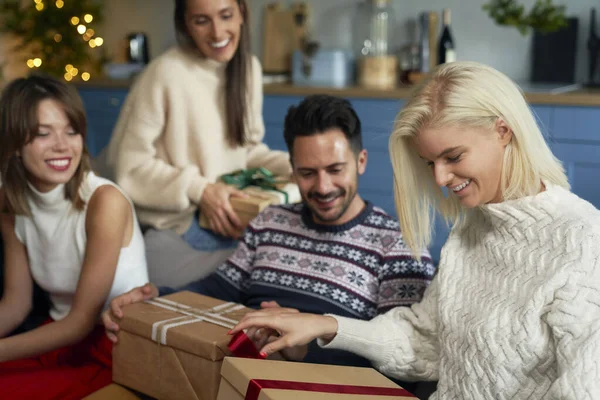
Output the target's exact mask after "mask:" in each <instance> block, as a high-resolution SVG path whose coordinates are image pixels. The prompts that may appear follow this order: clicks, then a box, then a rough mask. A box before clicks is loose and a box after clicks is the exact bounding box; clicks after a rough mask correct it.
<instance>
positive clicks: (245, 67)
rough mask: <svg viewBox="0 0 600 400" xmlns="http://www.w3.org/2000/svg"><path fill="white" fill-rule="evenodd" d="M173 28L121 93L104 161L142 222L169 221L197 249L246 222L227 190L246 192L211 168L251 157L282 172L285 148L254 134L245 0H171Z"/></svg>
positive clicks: (222, 240) (257, 130)
mask: <svg viewBox="0 0 600 400" xmlns="http://www.w3.org/2000/svg"><path fill="white" fill-rule="evenodd" d="M175 28H176V31H177V40H178V46H176V47H174V48H172V49H170V50H168V51H167V52H166V53H164V54H163V55H161V56H160V57H159V58H157V59H156V60H154V61H153V62H152V63H151V64H150V65H149V66H148V67H147V68H146V70H145V71H144V72H143V73H142V75H141V76H140V77H139V78H138V80H137V82H136V84H135V85H134V87H133V89H132V90H131V92H130V94H129V97H128V99H127V101H126V103H125V105H124V107H123V110H122V111H121V116H120V119H119V122H118V123H117V126H116V128H115V131H114V133H113V138H112V141H111V144H110V147H109V150H108V164H109V166H111V167H113V168H114V171H115V178H116V181H117V183H118V184H119V185H120V186H121V187H123V189H124V190H126V191H127V193H128V194H129V195H130V196H131V198H132V200H133V201H134V203H135V205H136V209H137V212H138V216H139V218H140V221H141V223H142V224H144V225H146V226H148V227H151V228H154V229H156V230H174V231H175V232H176V233H177V234H178V235H181V237H182V238H183V239H184V240H185V242H187V243H188V244H189V245H190V246H191V247H193V248H194V249H196V250H202V251H214V250H219V249H224V248H232V247H233V246H234V245H235V244H236V241H235V239H237V238H238V237H239V236H240V235H241V233H242V231H243V230H244V228H245V227H244V226H243V225H242V223H241V222H240V220H239V219H238V217H237V216H236V214H235V212H234V211H233V209H232V206H231V203H230V198H231V197H232V196H244V195H243V194H242V193H241V192H240V191H238V190H236V189H234V188H232V187H229V186H226V185H224V184H222V183H219V182H218V179H219V177H220V176H221V175H223V174H226V173H230V172H233V171H235V170H239V169H243V168H252V167H265V168H267V169H269V170H271V171H272V172H273V173H274V174H276V175H280V176H285V177H288V176H289V175H290V173H291V167H290V164H289V157H288V155H287V153H284V152H281V151H271V150H269V148H268V147H267V146H266V145H265V144H263V143H262V139H263V137H264V125H263V120H262V97H263V96H262V73H261V66H260V64H259V62H258V60H257V59H256V57H252V56H251V55H250V53H249V45H250V43H249V40H250V37H249V27H248V6H247V4H246V1H245V0H176V1H175ZM199 213H202V214H204V216H206V217H207V219H208V221H209V224H210V228H211V229H210V230H205V229H202V228H200V227H199V224H198V217H199Z"/></svg>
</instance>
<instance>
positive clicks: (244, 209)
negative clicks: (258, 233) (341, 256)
mask: <svg viewBox="0 0 600 400" xmlns="http://www.w3.org/2000/svg"><path fill="white" fill-rule="evenodd" d="M277 187H278V188H279V189H280V190H283V189H284V188H286V189H287V190H286V193H288V203H297V202H299V201H300V200H301V198H300V192H299V190H298V187H297V185H296V184H292V183H285V184H278V185H277ZM242 191H243V192H246V193H247V194H248V195H249V197H247V198H241V197H230V199H229V201H230V202H231V206H232V207H233V209H234V211H235V213H236V215H237V216H238V218H239V219H240V221H241V223H242V225H243V226H247V225H248V224H249V223H250V221H252V220H253V219H254V218H256V216H257V215H258V214H260V212H261V211H263V210H264V209H265V208H267V207H269V206H270V205H274V204H282V203H283V201H282V199H281V195H278V194H277V192H275V193H274V192H272V191H268V190H261V189H260V188H259V187H258V186H248V187H247V188H245V189H243V190H242ZM200 227H201V228H205V229H210V226H209V224H208V219H207V218H206V217H205V216H204V215H203V214H202V213H200Z"/></svg>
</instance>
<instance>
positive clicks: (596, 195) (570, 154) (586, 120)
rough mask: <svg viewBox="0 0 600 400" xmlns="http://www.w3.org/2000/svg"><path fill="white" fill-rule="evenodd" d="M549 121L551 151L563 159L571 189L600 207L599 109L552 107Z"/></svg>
mask: <svg viewBox="0 0 600 400" xmlns="http://www.w3.org/2000/svg"><path fill="white" fill-rule="evenodd" d="M551 121H552V122H551V126H552V130H551V132H550V141H551V142H550V143H551V147H552V151H553V152H554V154H555V155H556V157H558V159H560V160H561V161H562V162H563V165H564V167H565V170H566V172H567V175H568V177H569V182H570V183H571V190H572V191H573V193H576V194H577V195H578V196H580V197H582V198H584V199H585V200H587V201H589V202H590V203H592V204H593V205H594V206H596V208H600V110H599V109H598V108H592V107H555V108H554V110H553V113H552V116H551Z"/></svg>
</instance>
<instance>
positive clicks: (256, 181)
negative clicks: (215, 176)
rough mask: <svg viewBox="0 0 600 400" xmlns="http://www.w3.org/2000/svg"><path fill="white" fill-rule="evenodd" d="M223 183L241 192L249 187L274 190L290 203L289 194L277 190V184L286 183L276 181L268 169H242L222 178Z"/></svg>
mask: <svg viewBox="0 0 600 400" xmlns="http://www.w3.org/2000/svg"><path fill="white" fill-rule="evenodd" d="M221 181H223V182H224V183H226V184H228V185H232V186H235V187H236V188H238V189H240V190H241V189H245V188H247V187H248V186H258V187H259V188H261V189H263V190H274V191H276V192H279V193H281V194H283V197H284V199H285V202H286V203H287V202H288V194H287V193H286V192H285V191H283V190H280V189H278V188H277V184H280V183H285V181H278V180H277V179H275V177H274V176H273V173H272V172H271V171H269V170H268V169H266V168H262V167H261V168H250V169H240V170H237V171H234V172H232V173H230V174H225V175H223V176H221Z"/></svg>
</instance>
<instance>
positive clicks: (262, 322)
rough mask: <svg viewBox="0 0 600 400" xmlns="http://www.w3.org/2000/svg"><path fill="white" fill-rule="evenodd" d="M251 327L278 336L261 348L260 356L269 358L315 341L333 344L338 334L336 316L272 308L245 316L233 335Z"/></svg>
mask: <svg viewBox="0 0 600 400" xmlns="http://www.w3.org/2000/svg"><path fill="white" fill-rule="evenodd" d="M252 328H255V329H265V328H267V329H272V330H274V331H275V332H277V334H279V337H278V338H276V339H275V340H273V341H270V343H267V344H266V345H264V346H263V347H262V349H260V352H261V355H262V356H265V357H266V356H269V355H271V354H273V353H275V352H277V351H280V350H283V349H289V348H291V347H296V346H304V345H307V344H308V343H310V342H312V341H313V340H314V339H316V338H321V339H323V340H326V341H330V340H332V339H333V338H334V337H335V335H336V333H337V329H338V324H337V320H336V319H335V318H333V317H329V316H325V315H317V314H305V313H299V312H298V310H295V309H287V308H278V307H273V308H266V309H263V310H260V311H255V312H251V313H248V314H246V315H245V316H244V318H242V320H241V321H240V323H239V324H237V326H236V327H235V328H233V329H232V330H231V332H230V334H232V335H235V334H236V333H237V332H239V331H242V330H244V329H252ZM252 332H255V330H253V331H252Z"/></svg>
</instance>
